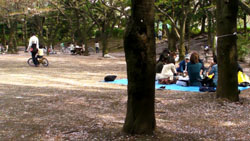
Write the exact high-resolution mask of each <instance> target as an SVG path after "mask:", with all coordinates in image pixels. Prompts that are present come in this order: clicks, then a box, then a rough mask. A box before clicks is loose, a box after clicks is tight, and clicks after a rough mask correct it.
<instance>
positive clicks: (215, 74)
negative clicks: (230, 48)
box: [208, 56, 218, 86]
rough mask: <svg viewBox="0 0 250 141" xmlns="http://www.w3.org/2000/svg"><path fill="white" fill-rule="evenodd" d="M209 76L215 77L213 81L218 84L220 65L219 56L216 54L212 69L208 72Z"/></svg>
mask: <svg viewBox="0 0 250 141" xmlns="http://www.w3.org/2000/svg"><path fill="white" fill-rule="evenodd" d="M208 77H209V78H210V79H213V83H214V85H215V86H217V81H218V65H217V57H216V56H214V58H213V62H212V63H211V70H210V71H209V72H208Z"/></svg>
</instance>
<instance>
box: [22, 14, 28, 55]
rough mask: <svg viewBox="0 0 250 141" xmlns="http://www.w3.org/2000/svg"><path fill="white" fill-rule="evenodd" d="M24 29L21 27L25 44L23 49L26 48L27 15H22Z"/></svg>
mask: <svg viewBox="0 0 250 141" xmlns="http://www.w3.org/2000/svg"><path fill="white" fill-rule="evenodd" d="M23 24H24V29H23V33H24V35H23V36H24V45H25V51H26V50H27V48H28V34H27V16H26V15H24V23H23Z"/></svg>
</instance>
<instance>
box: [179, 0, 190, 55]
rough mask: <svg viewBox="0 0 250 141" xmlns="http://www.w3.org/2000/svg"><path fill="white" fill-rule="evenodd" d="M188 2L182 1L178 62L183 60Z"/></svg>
mask: <svg viewBox="0 0 250 141" xmlns="http://www.w3.org/2000/svg"><path fill="white" fill-rule="evenodd" d="M187 2H188V1H186V0H182V1H181V5H182V19H180V46H179V56H180V60H183V59H184V57H185V30H186V20H187V14H188V10H187V8H188V3H187Z"/></svg>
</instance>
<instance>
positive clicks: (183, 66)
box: [176, 55, 190, 73]
mask: <svg viewBox="0 0 250 141" xmlns="http://www.w3.org/2000/svg"><path fill="white" fill-rule="evenodd" d="M189 59H190V57H189V55H186V56H185V60H182V61H181V62H180V63H179V67H178V68H176V70H177V72H179V73H183V72H184V71H187V63H188V62H189Z"/></svg>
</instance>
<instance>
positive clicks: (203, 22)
mask: <svg viewBox="0 0 250 141" xmlns="http://www.w3.org/2000/svg"><path fill="white" fill-rule="evenodd" d="M206 19H207V17H206V16H205V15H204V16H203V17H202V20H201V32H200V34H204V33H205V29H206Z"/></svg>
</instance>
